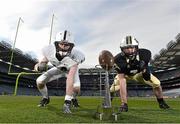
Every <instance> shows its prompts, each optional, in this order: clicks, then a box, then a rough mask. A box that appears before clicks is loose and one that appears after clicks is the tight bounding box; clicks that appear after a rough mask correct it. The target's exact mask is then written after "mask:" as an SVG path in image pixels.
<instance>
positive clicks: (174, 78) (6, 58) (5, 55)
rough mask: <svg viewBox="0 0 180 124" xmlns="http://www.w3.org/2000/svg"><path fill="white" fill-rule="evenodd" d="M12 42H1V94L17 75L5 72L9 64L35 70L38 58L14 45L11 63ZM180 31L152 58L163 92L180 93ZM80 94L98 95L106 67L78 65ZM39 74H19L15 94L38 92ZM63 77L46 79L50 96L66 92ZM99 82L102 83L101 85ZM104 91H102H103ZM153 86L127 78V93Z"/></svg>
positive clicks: (17, 69)
mask: <svg viewBox="0 0 180 124" xmlns="http://www.w3.org/2000/svg"><path fill="white" fill-rule="evenodd" d="M12 50H13V49H12V46H11V45H10V44H9V43H7V42H5V41H1V42H0V94H13V92H14V87H15V82H16V77H17V75H8V68H9V65H10V64H11V65H12V67H11V70H12V72H16V73H20V72H30V73H34V71H33V67H34V65H35V64H36V63H37V59H36V58H33V57H32V56H31V55H29V54H24V53H23V52H22V51H21V50H19V49H17V48H15V49H14V57H13V61H12V63H9V62H10V56H11V53H12ZM179 61H180V34H178V35H177V36H176V37H175V40H172V41H170V42H169V43H168V44H167V48H163V49H162V50H160V52H159V54H156V55H155V56H154V57H153V60H152V61H151V68H152V73H153V74H154V75H156V76H157V77H158V78H159V79H160V80H161V83H162V87H163V90H164V91H165V95H169V96H173V97H179V96H180V92H178V91H179V88H180V63H179ZM79 72H80V80H81V90H82V91H81V95H83V96H96V95H100V89H104V85H103V84H104V82H105V71H104V70H103V69H101V68H97V66H96V67H95V68H88V69H86V68H81V69H80V70H79ZM109 74H110V75H109V78H110V82H109V83H110V84H112V82H113V79H114V77H115V75H116V72H115V71H114V70H111V71H110V72H109ZM37 76H38V75H22V76H21V77H20V79H19V85H18V86H19V87H18V92H17V95H40V94H39V92H38V90H37V88H36V82H35V80H36V78H37ZM65 79H66V78H60V79H57V80H54V81H52V82H51V83H48V85H47V86H48V88H49V94H50V95H53V96H59V95H60V96H61V95H64V94H65V87H66V84H65ZM100 79H101V80H100ZM100 82H101V85H100ZM102 94H103V91H102ZM152 94H153V93H152V88H151V87H150V86H147V85H144V84H140V83H137V82H132V81H130V82H128V95H129V96H152Z"/></svg>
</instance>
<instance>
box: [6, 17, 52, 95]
mask: <svg viewBox="0 0 180 124" xmlns="http://www.w3.org/2000/svg"><path fill="white" fill-rule="evenodd" d="M21 22H22V23H24V21H23V20H22V18H21V17H19V20H18V24H17V28H16V34H15V38H14V42H13V46H12V50H11V57H10V62H9V68H8V75H17V77H16V84H15V88H14V94H13V95H14V96H16V95H17V89H18V84H19V78H20V76H21V75H39V74H42V73H39V72H35V73H31V72H20V73H14V72H11V67H12V64H13V58H14V49H15V45H16V40H17V36H18V31H19V26H20V23H21ZM53 23H54V14H53V15H52V19H51V28H50V36H49V44H51V37H52V32H53V31H52V30H53Z"/></svg>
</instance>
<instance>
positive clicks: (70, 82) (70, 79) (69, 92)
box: [63, 65, 78, 113]
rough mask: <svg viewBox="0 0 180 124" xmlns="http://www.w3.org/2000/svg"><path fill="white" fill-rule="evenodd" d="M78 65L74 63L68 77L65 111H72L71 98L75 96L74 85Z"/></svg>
mask: <svg viewBox="0 0 180 124" xmlns="http://www.w3.org/2000/svg"><path fill="white" fill-rule="evenodd" d="M77 70H78V65H74V66H72V67H71V68H70V70H69V71H68V74H67V79H66V96H65V100H64V106H63V112H64V113H71V100H72V96H73V89H74V88H73V85H74V81H75V77H76V74H77Z"/></svg>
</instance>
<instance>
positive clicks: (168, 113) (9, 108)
mask: <svg viewBox="0 0 180 124" xmlns="http://www.w3.org/2000/svg"><path fill="white" fill-rule="evenodd" d="M39 100H40V97H39V96H0V122H1V123H12V122H13V123H28V122H29V123H104V122H106V123H112V122H115V123H116V122H117V123H118V122H120V123H147V122H150V123H164V122H165V123H180V99H179V98H178V99H167V100H166V101H167V103H168V104H169V105H170V106H171V108H172V109H170V110H161V109H159V108H158V105H157V103H156V100H155V98H129V104H128V105H129V111H128V112H124V113H120V114H119V115H118V120H117V121H114V120H113V119H109V120H105V121H100V120H99V119H96V118H94V115H95V112H96V109H97V106H98V105H100V104H101V102H100V99H99V97H98V98H97V97H79V101H80V104H81V108H78V109H74V108H73V109H72V112H73V113H72V114H63V113H62V106H63V101H64V98H63V97H51V102H50V104H49V105H48V106H47V107H45V108H39V107H37V103H39ZM112 104H113V106H119V104H120V101H119V99H118V98H116V99H114V101H113V103H112Z"/></svg>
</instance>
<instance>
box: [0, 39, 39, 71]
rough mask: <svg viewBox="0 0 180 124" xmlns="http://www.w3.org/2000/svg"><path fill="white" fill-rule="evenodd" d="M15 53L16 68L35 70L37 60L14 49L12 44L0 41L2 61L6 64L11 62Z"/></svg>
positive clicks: (13, 60) (0, 57) (0, 58)
mask: <svg viewBox="0 0 180 124" xmlns="http://www.w3.org/2000/svg"><path fill="white" fill-rule="evenodd" d="M12 51H13V58H12V64H13V65H15V66H20V67H22V68H23V67H25V68H29V69H30V70H32V69H33V67H34V65H35V63H37V59H35V58H32V57H31V55H29V54H27V53H23V52H22V51H21V50H20V49H18V48H15V49H13V48H12V46H11V44H9V43H8V42H5V41H0V60H1V61H4V62H10V61H11V55H12Z"/></svg>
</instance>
